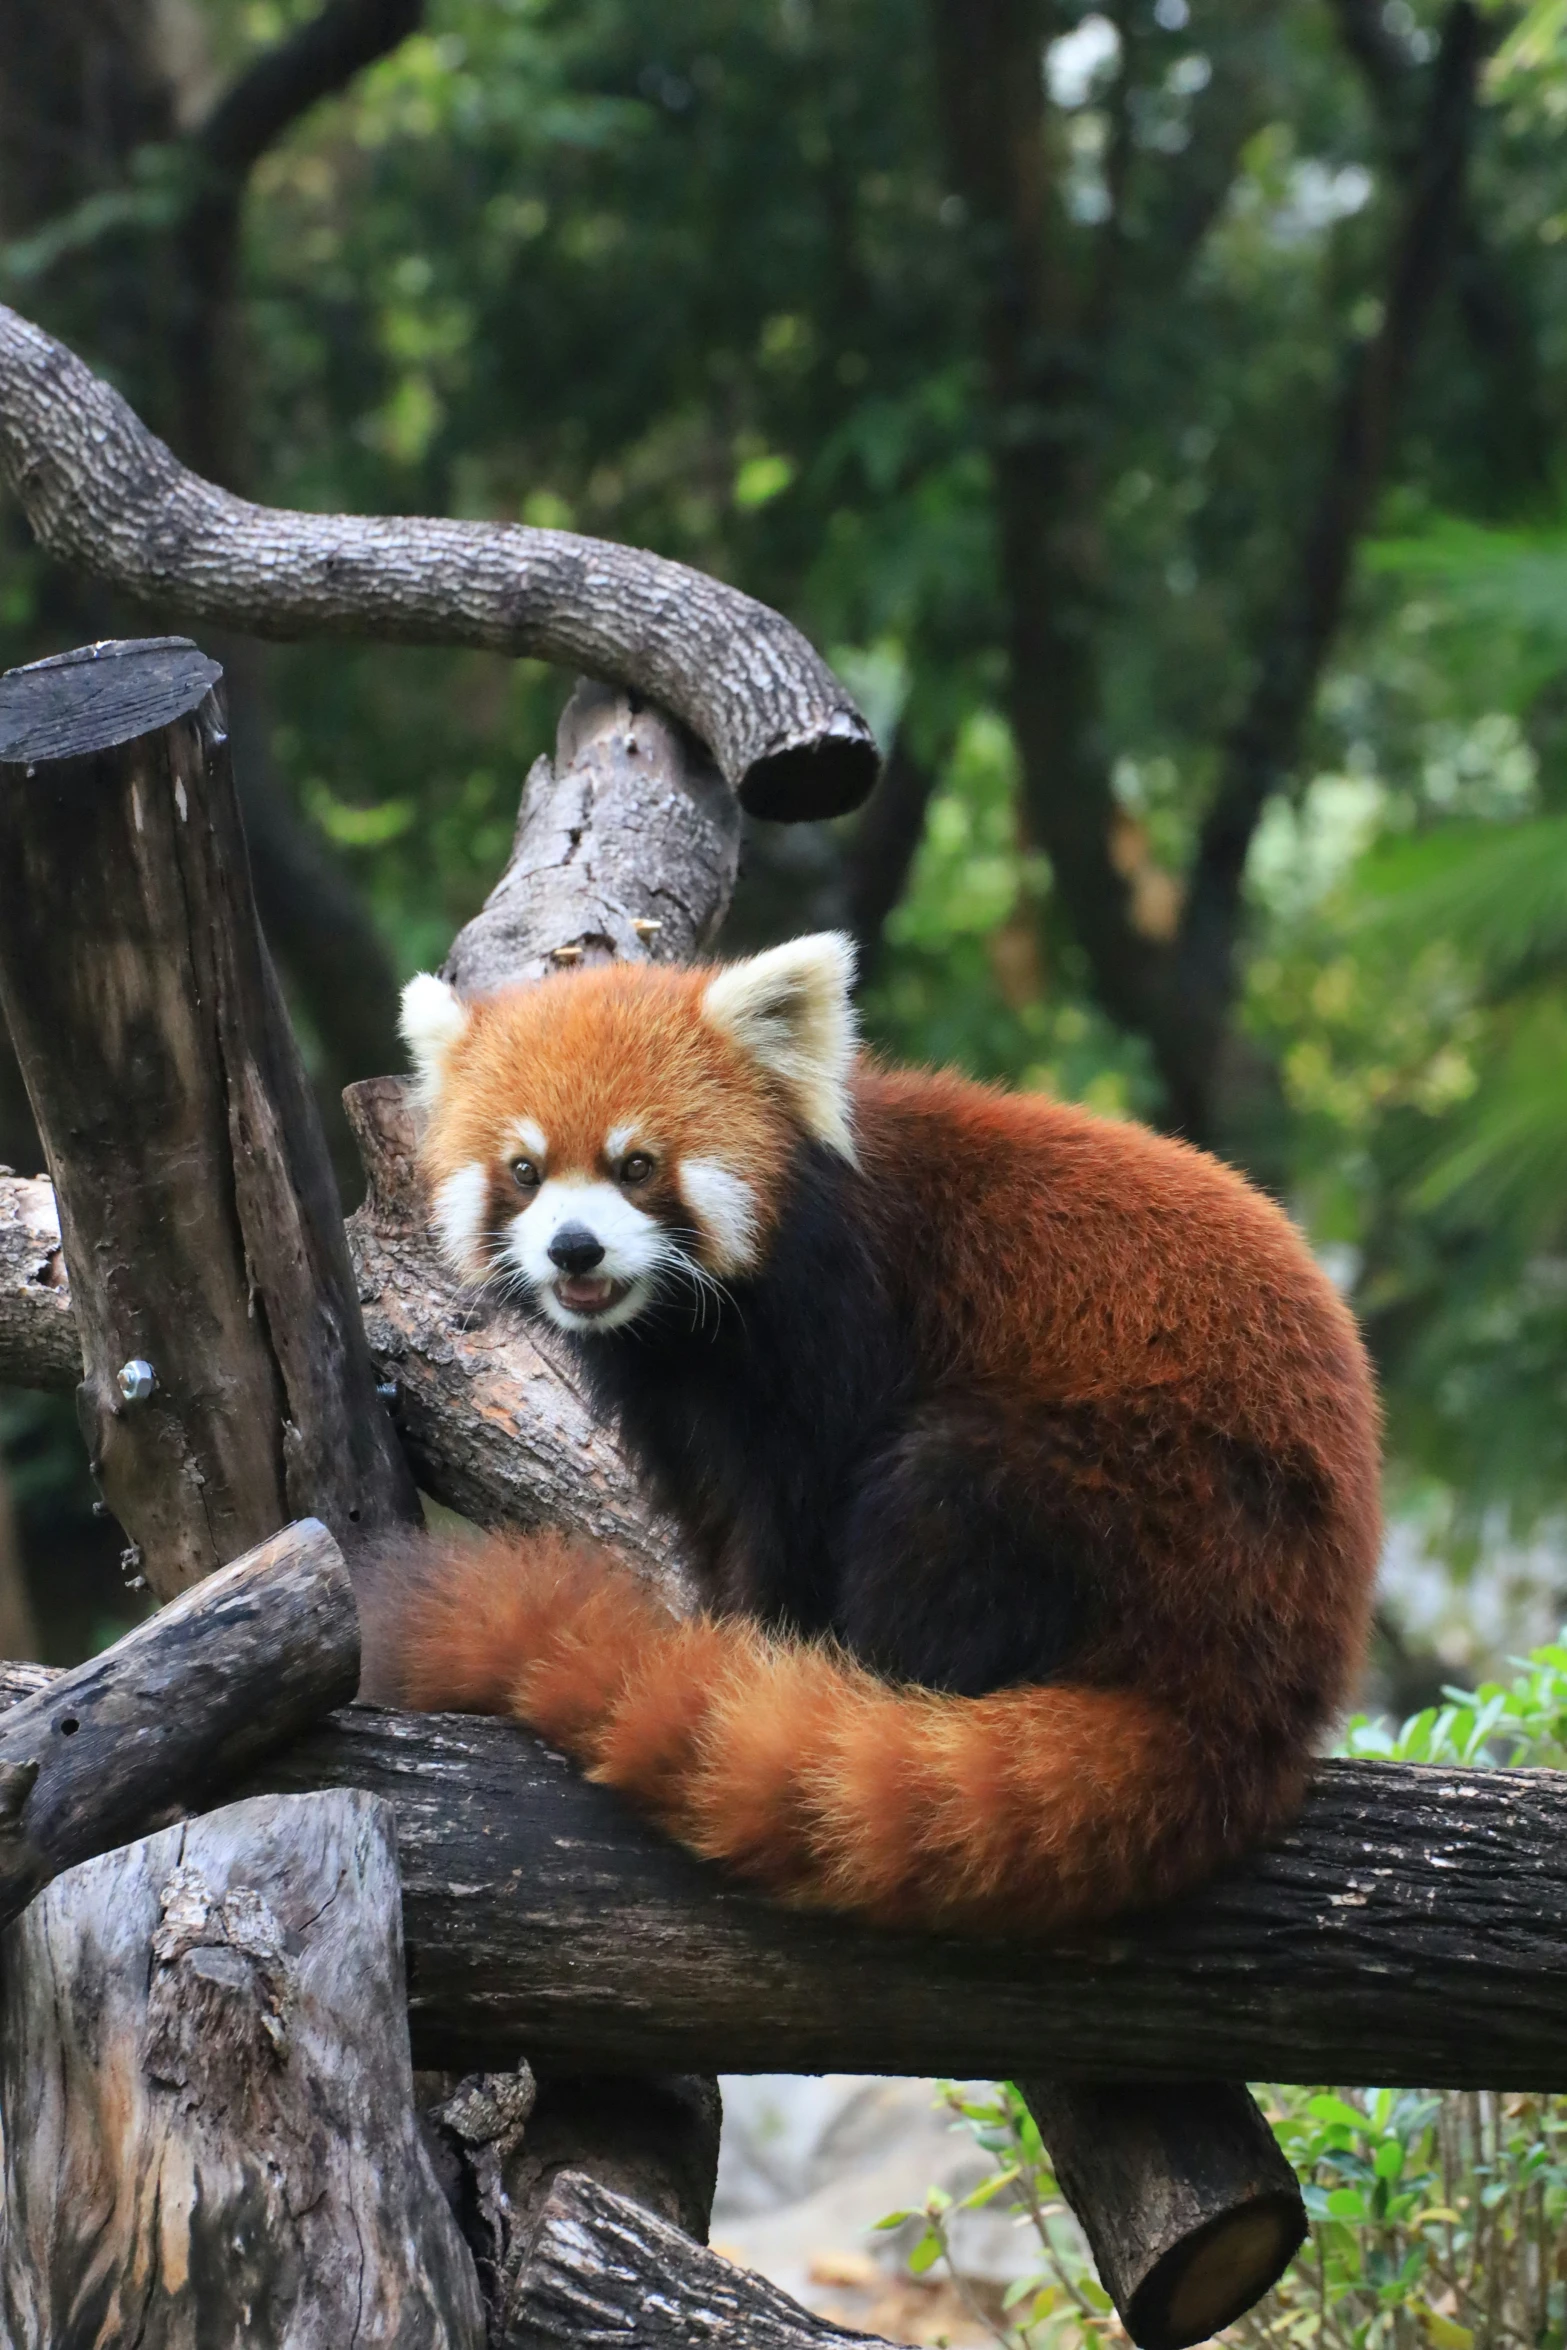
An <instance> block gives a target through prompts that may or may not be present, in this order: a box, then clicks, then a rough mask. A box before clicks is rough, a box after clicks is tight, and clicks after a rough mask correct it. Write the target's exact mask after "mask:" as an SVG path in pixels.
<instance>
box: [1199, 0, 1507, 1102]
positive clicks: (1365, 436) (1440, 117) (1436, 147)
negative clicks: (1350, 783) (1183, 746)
mask: <svg viewBox="0 0 1567 2350" xmlns="http://www.w3.org/2000/svg"><path fill="white" fill-rule="evenodd" d="M1483 51H1484V35H1483V31H1482V27H1481V23H1480V19H1479V16H1478V15H1477V13H1476V11H1475V9H1474V8H1473V7H1472V6H1471V5H1470V0H1455V4H1454V6H1453V7H1452V8H1450V9H1449V11H1448V15H1447V20H1446V23H1445V26H1444V29H1443V36H1442V46H1441V50H1440V52H1439V54H1438V57H1437V60H1436V65H1435V68H1434V71H1433V74H1432V78H1431V86H1430V95H1429V99H1428V103H1427V109H1426V116H1425V125H1424V129H1423V132H1422V136H1421V140H1420V147H1419V154H1418V159H1417V161H1416V163H1415V164H1414V166H1413V167H1412V170H1411V173H1410V179H1409V189H1408V195H1407V199H1406V203H1405V208H1404V213H1403V217H1402V219H1401V221H1400V223H1399V226H1398V229H1397V232H1396V234H1395V236H1394V240H1393V245H1392V250H1391V253H1390V255H1389V260H1388V272H1387V283H1386V289H1385V293H1384V296H1383V313H1382V321H1381V324H1380V326H1379V327H1378V329H1377V331H1376V333H1375V334H1374V335H1373V336H1372V338H1371V340H1370V342H1369V343H1367V344H1365V345H1364V346H1361V347H1358V348H1355V349H1353V350H1352V351H1351V352H1350V354H1349V356H1348V358H1347V360H1346V363H1345V369H1344V380H1343V385H1342V389H1341V391H1340V394H1339V400H1338V407H1337V412H1336V415H1335V418H1334V423H1333V427H1332V431H1331V435H1330V439H1329V445H1328V449H1327V452H1326V455H1325V459H1324V464H1323V472H1322V479H1321V483H1320V486H1319V489H1318V493H1317V502H1316V506H1315V509H1314V511H1313V513H1312V515H1311V518H1310V521H1309V523H1308V525H1307V528H1306V531H1305V534H1304V537H1303V540H1302V543H1301V548H1300V556H1299V564H1298V569H1297V571H1296V575H1295V578H1294V580H1293V582H1292V583H1291V586H1290V590H1289V600H1288V602H1287V603H1286V605H1285V607H1284V609H1283V610H1282V611H1281V612H1279V613H1278V614H1277V616H1276V617H1275V620H1274V622H1273V625H1272V627H1271V628H1270V630H1269V632H1268V635H1267V639H1266V645H1265V650H1264V652H1263V655H1262V659H1261V662H1260V664H1259V667H1258V671H1257V675H1256V679H1255V682H1254V683H1253V686H1252V689H1251V693H1250V696H1249V698H1248V700H1247V703H1246V706H1245V708H1244V710H1243V711H1242V714H1241V717H1240V719H1239V721H1238V723H1237V725H1236V726H1235V728H1234V729H1233V731H1232V733H1231V735H1230V738H1229V741H1228V744H1227V745H1226V748H1225V754H1224V761H1223V766H1222V769H1221V772H1220V778H1219V784H1218V789H1217V791H1216V793H1215V796H1214V800H1213V804H1212V806H1211V808H1210V809H1209V811H1208V815H1207V817H1206V819H1205V821H1204V823H1203V826H1202V830H1201V833H1200V835H1199V839H1198V847H1197V854H1196V858H1195V860H1194V863H1193V866H1192V870H1191V876H1190V881H1189V885H1188V889H1187V894H1186V904H1185V909H1184V913H1183V918H1182V925H1181V934H1180V938H1179V940H1178V942H1177V948H1176V958H1175V972H1174V979H1175V989H1174V993H1175V994H1176V996H1177V997H1178V1000H1179V1002H1180V1005H1181V1007H1182V1022H1181V1028H1180V1031H1179V1033H1178V1034H1177V1035H1176V1036H1175V1037H1174V1038H1173V1039H1172V1041H1171V1051H1170V1057H1168V1058H1167V1060H1166V1065H1165V1071H1164V1073H1165V1077H1166V1082H1167V1083H1168V1084H1169V1085H1170V1086H1171V1091H1172V1101H1173V1107H1174V1110H1175V1113H1176V1123H1177V1124H1178V1125H1179V1126H1180V1127H1181V1128H1182V1129H1183V1130H1184V1131H1186V1132H1188V1133H1193V1134H1196V1135H1198V1136H1202V1135H1203V1134H1204V1133H1205V1132H1206V1131H1207V1130H1208V1128H1209V1127H1210V1125H1211V1117H1212V1103H1211V1083H1212V1072H1213V1070H1214V1067H1215V1065H1216V1061H1217V1056H1218V1049H1219V1045H1220V1042H1221V1040H1222V1037H1223V1032H1224V1027H1225V1023H1226V1021H1227V1018H1228V1014H1229V1009H1230V1004H1231V1001H1232V999H1233V995H1234V988H1235V956H1236V947H1237V942H1238V933H1239V927H1240V905H1241V885H1242V881H1243V878H1244V874H1245V867H1246V858H1247V853H1248V851H1249V849H1250V847H1251V840H1252V835H1253V833H1254V832H1255V830H1256V827H1257V822H1258V819H1259V818H1260V816H1261V814H1262V810H1263V808H1264V806H1265V804H1266V802H1267V800H1268V799H1269V797H1270V796H1271V794H1272V793H1273V792H1274V791H1276V790H1277V789H1278V788H1279V787H1280V785H1281V784H1282V783H1283V782H1284V781H1285V780H1286V779H1287V777H1288V775H1289V773H1290V770H1291V769H1292V767H1293V766H1294V764H1295V761H1296V760H1297V758H1298V757H1299V754H1300V746H1301V738H1302V735H1303V733H1304V730H1305V726H1306V722H1307V719H1308V718H1309V716H1310V713H1311V707H1312V703H1313V701H1314V699H1315V695H1316V690H1317V685H1318V682H1319V680H1320V678H1321V674H1322V668H1323V663H1324V661H1325V660H1326V658H1327V654H1328V651H1329V649H1330V647H1331V645H1332V642H1333V638H1334V636H1335V634H1336V633H1337V629H1338V625H1339V621H1340V618H1341V616H1342V613H1343V608H1344V599H1345V594H1346V591H1347V588H1348V584H1349V578H1350V570H1351V565H1352V562H1353V558H1354V553H1355V548H1356V546H1357V544H1358V542H1359V539H1360V536H1361V534H1362V532H1363V531H1364V529H1365V527H1366V524H1367V522H1368V521H1369V519H1370V516H1371V513H1372V510H1373V507H1374V505H1375V501H1376V498H1377V495H1378V493H1379V491H1380V489H1381V487H1382V481H1383V477H1384V474H1385V472H1386V469H1387V463H1388V458H1389V455H1390V453H1391V449H1392V445H1393V439H1394V435H1395V432H1396V428H1397V424H1398V419H1399V414H1400V411H1401V408H1402V404H1403V398H1404V394H1405V391H1406V388H1407V385H1408V381H1409V376H1410V372H1411V369H1412V367H1413V365H1414V361H1415V355H1416V353H1417V351H1418V349H1419V346H1420V341H1421V337H1422V335H1423V333H1424V330H1425V326H1426V323H1427V320H1428V319H1429V317H1430V314H1431V309H1432V306H1433V303H1434V300H1435V297H1436V293H1437V289H1438V287H1439V285H1440V284H1441V281H1442V275H1443V271H1444V268H1445V266H1446V263H1447V261H1448V258H1449V254H1450V251H1451V247H1452V238H1453V231H1454V227H1455V224H1456V221H1457V217H1458V211H1459V206H1460V203H1461V201H1462V195H1463V187H1464V174H1465V169H1466V165H1467V162H1468V155H1469V141H1470V132H1471V128H1472V125H1473V118H1474V96H1475V83H1476V77H1477V74H1478V71H1479V66H1480V60H1481V57H1482V55H1483Z"/></svg>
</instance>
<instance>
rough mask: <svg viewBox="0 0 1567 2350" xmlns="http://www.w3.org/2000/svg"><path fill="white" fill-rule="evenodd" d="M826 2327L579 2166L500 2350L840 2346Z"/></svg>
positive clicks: (546, 2213)
mask: <svg viewBox="0 0 1567 2350" xmlns="http://www.w3.org/2000/svg"><path fill="white" fill-rule="evenodd" d="M875 2338H876V2337H874V2336H871V2335H868V2334H858V2333H849V2332H845V2330H844V2329H843V2328H842V2327H841V2326H834V2325H830V2324H829V2323H828V2322H827V2320H826V2319H825V2318H821V2317H815V2316H813V2315H812V2313H811V2312H810V2311H809V2310H808V2309H802V2308H801V2307H800V2305H799V2303H798V2302H797V2301H791V2300H790V2298H789V2296H788V2295H787V2294H786V2293H781V2292H780V2291H779V2290H778V2288H777V2286H776V2285H770V2284H769V2283H768V2282H767V2280H766V2278H765V2277H759V2276H755V2275H753V2273H752V2272H751V2270H749V2269H745V2268H737V2267H736V2266H735V2265H734V2263H733V2262H732V2261H728V2260H723V2259H721V2258H720V2257H719V2255H718V2254H717V2253H716V2252H709V2251H708V2250H707V2249H706V2248H705V2246H703V2245H700V2244H693V2243H692V2241H691V2239H690V2237H689V2236H687V2235H684V2234H683V2233H682V2232H681V2230H680V2229H679V2228H676V2227H671V2226H670V2225H669V2223H668V2221H667V2220H661V2219H659V2218H657V2217H656V2216H655V2215H654V2214H653V2213H651V2212H649V2211H648V2210H647V2209H646V2208H645V2207H644V2206H643V2205H642V2204H640V2203H633V2202H631V2201H630V2200H628V2198H627V2197H626V2196H624V2195H617V2194H615V2193H614V2192H613V2190H612V2189H610V2188H608V2187H604V2186H601V2185H600V2184H599V2183H598V2181H597V2180H596V2179H592V2178H589V2177H587V2176H586V2175H585V2174H584V2173H583V2172H581V2171H570V2172H567V2173H565V2174H564V2175H563V2176H562V2177H561V2178H560V2179H558V2180H557V2181H556V2183H555V2185H554V2186H553V2188H552V2189H551V2191H550V2194H549V2196H548V2198H547V2200H546V2202H545V2204H544V2208H543V2211H542V2212H541V2214H540V2219H539V2228H538V2233H537V2235H536V2237H535V2239H534V2245H533V2252H532V2256H531V2258H530V2259H529V2261H528V2265H527V2269H526V2271H525V2272H524V2274H523V2277H522V2278H521V2280H520V2282H519V2285H518V2288H517V2290H516V2292H515V2293H514V2295H513V2297H512V2300H511V2303H510V2305H509V2307H508V2310H507V2320H506V2326H505V2330H504V2332H503V2333H502V2335H501V2337H500V2339H501V2350H612V2346H613V2350H692V2345H693V2344H697V2343H701V2344H709V2343H710V2344H712V2345H713V2350H834V2345H837V2344H842V2345H844V2350H848V2345H850V2344H851V2343H864V2342H867V2341H871V2340H873V2339H875Z"/></svg>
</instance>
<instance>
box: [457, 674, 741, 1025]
mask: <svg viewBox="0 0 1567 2350" xmlns="http://www.w3.org/2000/svg"><path fill="white" fill-rule="evenodd" d="M739 857H740V812H739V809H738V808H737V807H736V805H735V801H734V797H733V795H732V794H731V793H730V792H729V791H728V790H727V789H726V788H725V785H724V782H723V778H722V777H721V776H720V775H719V773H718V770H717V769H716V768H715V767H714V765H713V763H712V761H711V760H710V759H709V758H708V756H707V754H706V752H705V751H704V750H703V749H702V746H701V744H700V743H695V742H693V741H692V740H691V739H690V737H689V736H687V735H685V734H683V733H682V731H681V729H680V728H679V727H678V726H676V725H675V723H674V721H673V720H672V719H670V718H668V717H666V716H665V714H664V713H663V711H662V710H658V709H655V708H653V707H652V706H651V705H649V704H647V703H645V702H639V701H638V700H637V698H636V697H635V696H634V695H631V694H626V693H617V692H616V691H615V690H614V689H613V688H612V687H609V686H603V685H596V684H594V683H592V682H591V681H590V680H588V679H586V678H584V679H580V680H579V681H578V684H577V688H576V691H575V692H574V693H573V695H572V697H571V699H570V701H569V702H568V703H567V704H566V707H565V709H564V711H563V712H562V714H561V720H560V727H559V730H558V733H557V736H556V742H555V756H554V759H553V760H549V759H538V760H535V762H534V765H533V768H532V770H531V772H530V773H529V776H528V780H527V783H526V785H525V786H524V789H523V794H522V805H521V807H520V809H519V810H518V814H517V835H516V838H515V840H514V841H513V843H512V850H511V856H510V858H509V859H508V860H507V865H506V870H505V872H504V873H503V874H502V875H501V878H500V880H499V881H498V882H497V883H496V885H495V887H494V888H493V889H492V890H491V892H490V894H489V897H488V898H487V899H486V901H485V903H484V906H483V908H482V909H481V911H480V912H479V913H477V914H476V915H475V916H474V918H473V920H472V921H471V922H470V923H468V924H467V926H466V927H465V928H464V929H463V930H461V931H459V932H458V934H457V937H456V938H455V939H454V940H453V942H452V950H451V953H450V954H449V955H448V956H447V958H446V963H445V973H446V977H447V978H448V979H449V980H450V981H451V983H452V985H453V986H454V987H455V988H456V989H457V991H458V993H459V994H460V995H464V996H470V997H472V996H482V995H490V994H493V992H494V991H495V990H496V989H497V988H500V987H516V986H519V985H520V984H521V983H522V982H523V981H525V980H529V979H540V978H542V977H543V976H544V974H545V972H546V971H548V970H550V969H551V968H552V967H555V966H557V965H558V964H559V963H561V962H562V961H570V962H582V961H591V962H611V961H613V962H622V963H627V962H630V963H638V962H641V961H643V960H644V959H647V958H651V960H652V961H653V962H655V963H688V962H690V961H691V960H692V959H693V958H694V957H695V956H697V955H699V954H701V953H703V952H704V951H705V949H707V948H708V947H710V946H711V945H712V943H713V936H714V933H715V932H716V930H717V928H718V925H719V923H720V922H721V921H722V920H723V917H724V914H725V912H726V910H727V908H728V905H729V900H730V896H731V894H732V892H733V890H734V885H735V874H736V871H737V869H738V865H739Z"/></svg>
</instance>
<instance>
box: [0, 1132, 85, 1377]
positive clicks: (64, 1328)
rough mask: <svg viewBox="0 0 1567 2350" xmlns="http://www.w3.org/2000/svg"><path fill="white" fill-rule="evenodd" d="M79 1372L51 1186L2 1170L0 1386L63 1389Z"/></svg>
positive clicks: (79, 1355) (77, 1340) (73, 1317)
mask: <svg viewBox="0 0 1567 2350" xmlns="http://www.w3.org/2000/svg"><path fill="white" fill-rule="evenodd" d="M81 1375H82V1342H81V1337H80V1334H79V1332H78V1330H77V1327H76V1314H75V1311H74V1309H73V1307H72V1304H71V1290H70V1283H69V1280H68V1278H67V1275H66V1270H65V1258H64V1255H63V1253H62V1251H61V1248H60V1218H59V1214H58V1212H57V1210H56V1208H55V1204H54V1186H53V1184H51V1183H50V1182H49V1181H48V1179H47V1178H46V1177H40V1178H38V1179H36V1180H28V1179H26V1178H24V1177H22V1176H19V1175H8V1174H0V1385H3V1386H6V1387H52V1388H69V1387H74V1386H75V1385H76V1384H77V1382H78V1381H79V1379H80V1378H81Z"/></svg>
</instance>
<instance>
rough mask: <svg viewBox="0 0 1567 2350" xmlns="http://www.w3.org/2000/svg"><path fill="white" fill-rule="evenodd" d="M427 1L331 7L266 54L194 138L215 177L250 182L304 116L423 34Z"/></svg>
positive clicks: (332, 1) (333, 3) (361, 1)
mask: <svg viewBox="0 0 1567 2350" xmlns="http://www.w3.org/2000/svg"><path fill="white" fill-rule="evenodd" d="M423 16H424V0H329V5H328V6H327V7H325V8H323V9H322V10H321V12H320V14H319V15H318V16H313V17H311V18H310V19H309V20H308V22H306V23H305V24H302V25H299V26H297V27H296V29H295V30H294V31H293V32H292V33H290V34H288V35H287V37H286V38H285V39H283V40H281V41H278V42H276V43H275V44H274V45H273V47H272V48H270V49H266V50H263V51H262V53H261V55H260V56H259V57H256V58H254V59H253V60H252V61H251V63H250V64H249V65H247V66H246V67H245V69H244V71H243V72H242V73H241V74H240V75H239V76H238V78H237V79H236V80H235V81H234V82H233V83H232V84H231V85H230V87H229V88H228V89H227V90H225V91H224V93H223V95H222V96H221V97H220V98H219V99H217V101H216V102H215V103H214V105H213V106H212V107H211V109H210V110H209V112H208V113H207V115H206V117H205V118H204V120H203V121H202V122H201V123H199V124H198V125H197V127H196V129H195V130H194V131H192V132H191V134H190V144H191V146H192V147H193V148H195V149H196V150H197V151H198V152H199V153H200V154H201V155H202V157H203V158H204V160H205V161H206V163H207V165H208V167H209V169H210V170H211V171H212V173H213V174H214V176H215V177H218V178H223V179H229V180H243V179H245V178H247V177H248V176H249V174H250V172H251V171H252V170H253V169H254V168H255V166H256V164H257V163H259V162H260V160H261V158H262V156H263V155H264V154H265V153H266V152H267V150H268V148H269V147H275V146H276V145H277V142H278V140H279V139H281V138H282V137H283V135H284V134H285V132H287V131H289V130H290V129H292V127H293V125H294V124H295V123H296V122H297V121H298V120H299V118H300V116H301V115H302V114H305V113H307V112H308V111H309V109H310V108H311V107H312V106H315V105H317V104H318V103H319V102H320V100H321V99H323V98H330V97H331V96H332V95H333V94H334V92H336V91H338V90H341V89H342V88H343V86H344V84H345V83H347V82H350V81H352V80H353V78H354V76H355V74H356V73H362V72H363V70H364V68H365V67H366V66H367V65H373V64H374V63H375V61H376V59H377V58H378V57H385V56H386V55H388V53H389V52H390V51H391V50H393V49H395V48H397V47H398V46H399V45H400V44H401V43H402V42H403V41H406V40H407V38H408V36H409V34H410V33H412V32H415V31H417V29H418V27H419V24H420V22H421V21H422V19H423Z"/></svg>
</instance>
